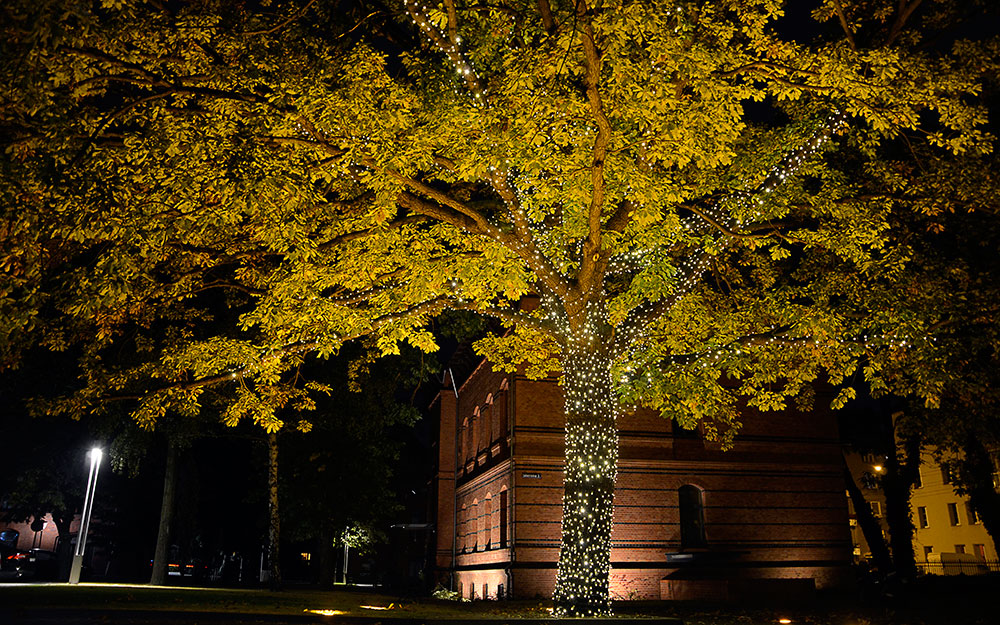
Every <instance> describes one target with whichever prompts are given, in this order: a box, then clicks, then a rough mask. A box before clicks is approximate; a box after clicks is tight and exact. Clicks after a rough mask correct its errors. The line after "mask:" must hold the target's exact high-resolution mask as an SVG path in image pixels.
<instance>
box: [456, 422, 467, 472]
mask: <svg viewBox="0 0 1000 625" xmlns="http://www.w3.org/2000/svg"><path fill="white" fill-rule="evenodd" d="M468 432H469V420H468V419H467V418H466V419H463V420H462V428H461V429H460V430H459V431H458V464H459V465H462V466H465V459H466V457H467V456H468V454H469V444H468V441H467V440H466V439H467V437H468Z"/></svg>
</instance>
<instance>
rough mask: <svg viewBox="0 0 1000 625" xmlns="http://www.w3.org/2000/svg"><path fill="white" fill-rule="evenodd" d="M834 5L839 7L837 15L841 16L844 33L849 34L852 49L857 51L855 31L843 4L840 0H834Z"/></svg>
mask: <svg viewBox="0 0 1000 625" xmlns="http://www.w3.org/2000/svg"><path fill="white" fill-rule="evenodd" d="M833 6H835V7H836V8H837V17H838V18H840V27H841V28H843V29H844V34H845V35H847V43H849V44H850V45H851V50H854V51H855V52H857V51H858V46H857V44H856V43H854V32H853V31H852V30H851V26H850V25H849V24H848V23H847V16H846V15H844V7H843V5H841V4H840V0H833Z"/></svg>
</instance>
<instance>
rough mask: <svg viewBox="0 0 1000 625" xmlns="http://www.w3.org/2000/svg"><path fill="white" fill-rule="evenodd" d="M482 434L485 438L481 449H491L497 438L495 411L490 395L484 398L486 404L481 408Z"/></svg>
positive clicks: (491, 395)
mask: <svg viewBox="0 0 1000 625" xmlns="http://www.w3.org/2000/svg"><path fill="white" fill-rule="evenodd" d="M483 433H484V434H485V436H486V440H485V442H484V444H483V447H485V448H486V449H490V448H492V447H493V442H494V441H495V440H497V438H499V437H498V436H497V409H496V406H494V405H493V394H492V393H490V394H489V395H487V396H486V404H485V405H484V406H483Z"/></svg>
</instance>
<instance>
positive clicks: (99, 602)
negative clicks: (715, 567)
mask: <svg viewBox="0 0 1000 625" xmlns="http://www.w3.org/2000/svg"><path fill="white" fill-rule="evenodd" d="M997 590H1000V577H988V578H983V579H971V578H970V579H965V580H954V579H951V580H949V579H939V580H933V579H931V580H924V581H921V582H918V583H917V584H915V585H913V586H911V587H910V588H907V589H903V590H901V591H897V592H895V593H894V594H893V596H891V597H884V596H879V597H876V598H871V599H869V600H868V601H864V602H862V601H860V600H859V599H858V598H857V597H856V595H854V594H842V595H838V596H820V597H818V598H817V599H816V600H815V601H812V602H809V603H807V604H800V605H776V604H770V605H756V606H754V605H746V604H724V603H719V604H693V603H672V604H671V603H667V602H639V603H627V604H621V605H619V606H617V608H616V612H617V614H618V616H617V617H616V619H615V620H616V621H618V622H620V623H622V624H623V625H624V624H626V623H629V622H640V621H646V622H661V623H663V622H667V623H677V622H678V620H680V621H682V622H683V623H684V624H685V625H776V624H778V623H783V622H786V621H783V620H782V619H787V622H790V623H793V624H795V625H953V624H958V625H980V624H981V625H987V624H992V623H995V622H996V612H995V608H994V606H995V605H996V604H995V597H996V596H997V593H996V591H997ZM548 608H549V604H548V602H545V601H507V602H477V603H457V602H451V601H438V600H433V599H421V600H400V599H399V598H397V597H393V596H391V595H385V594H378V593H374V592H366V591H364V590H357V589H356V590H335V591H318V590H299V589H290V590H285V591H281V592H268V591H263V590H242V589H241V590H235V589H219V588H211V589H203V588H178V587H149V586H129V585H114V584H80V585H78V586H69V585H66V584H0V623H19V624H22V623H23V624H25V625H28V624H39V625H41V624H60V623H150V624H153V623H156V624H161V623H201V622H212V623H263V622H266V623H270V624H272V625H274V624H278V623H293V622H320V623H331V624H336V623H371V624H373V625H374V624H375V623H378V622H383V621H384V622H387V623H393V622H394V623H396V624H397V625H402V624H403V623H427V624H428V625H432V624H434V623H449V624H459V623H468V622H473V621H487V622H491V623H494V624H496V625H499V624H500V623H505V622H518V623H521V624H533V623H541V622H545V621H549V620H552V619H551V616H550V615H549V612H548ZM324 611H327V612H324ZM324 614H325V615H324ZM675 619H678V620H675Z"/></svg>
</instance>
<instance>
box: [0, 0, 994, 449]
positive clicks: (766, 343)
mask: <svg viewBox="0 0 1000 625" xmlns="http://www.w3.org/2000/svg"><path fill="white" fill-rule="evenodd" d="M57 5H58V6H57ZM550 5H551V6H550ZM351 6H352V8H344V7H340V6H339V5H338V7H337V8H336V9H331V8H329V7H327V6H325V5H323V3H309V2H304V3H303V2H295V1H288V2H275V3H274V5H273V6H269V5H266V4H265V5H255V4H250V5H245V4H240V3H236V4H234V3H229V2H223V1H221V0H218V1H215V2H211V1H210V2H176V3H169V4H167V5H162V6H161V5H158V4H146V3H138V2H125V1H123V2H106V3H102V4H100V5H96V4H94V3H92V2H83V1H79V2H75V1H71V2H62V3H55V4H52V3H44V2H43V3H39V2H28V1H27V0H14V1H12V2H9V3H6V4H5V6H4V7H3V9H2V13H0V16H2V23H3V24H4V27H3V28H4V30H3V35H4V36H3V40H2V41H0V102H2V108H0V110H2V121H0V124H2V128H3V130H4V131H5V132H4V133H3V134H4V136H6V137H9V138H7V139H5V140H4V144H3V147H4V154H5V157H4V159H3V160H2V161H0V177H2V179H3V180H4V185H3V187H2V188H0V206H2V210H3V219H2V222H0V236H2V237H3V240H4V246H3V249H2V252H0V267H3V268H4V273H3V274H2V276H0V337H2V340H0V350H2V351H0V358H2V363H4V364H5V365H6V366H12V365H14V364H16V363H17V361H18V359H19V357H20V355H21V350H23V349H24V347H25V346H26V345H30V344H32V343H33V342H37V343H40V344H42V345H44V346H46V347H48V348H50V349H54V350H61V349H66V348H67V347H69V346H72V345H77V344H82V345H84V346H85V348H84V353H85V358H84V360H83V370H84V372H85V373H84V376H83V379H82V380H81V388H80V390H79V391H77V392H76V393H74V394H73V395H71V396H68V397H67V398H65V400H64V401H63V402H62V403H61V404H58V405H54V406H48V407H47V408H48V409H50V410H58V409H61V410H65V411H68V412H70V413H72V414H74V415H76V416H82V415H85V414H88V413H90V412H92V411H95V410H99V409H100V406H102V405H103V404H102V402H103V401H104V400H106V399H107V398H108V395H112V396H119V397H125V398H131V399H132V400H134V401H135V402H136V403H135V404H134V406H135V410H134V416H135V418H136V419H137V420H138V421H139V422H140V423H142V424H146V425H149V424H152V423H155V422H156V421H157V420H159V419H162V418H163V416H164V415H165V414H167V413H169V412H171V411H174V412H177V413H179V414H185V415H192V414H195V413H197V412H198V411H199V410H200V409H201V406H202V402H203V399H204V398H203V395H204V394H205V393H208V392H219V394H220V395H224V396H225V397H226V398H227V401H228V405H227V407H226V408H225V412H224V414H225V415H226V419H227V421H228V422H230V423H235V422H237V421H240V420H244V419H248V420H253V421H255V422H257V423H259V424H260V425H261V426H263V427H264V428H265V429H268V430H269V431H271V430H274V429H276V428H279V427H281V425H282V423H283V420H282V418H281V416H280V414H281V411H282V410H291V409H294V410H308V409H309V408H311V405H312V402H314V401H315V400H316V398H317V397H318V396H319V395H321V394H322V392H323V390H322V389H318V388H312V389H310V388H308V387H307V386H305V379H303V378H302V377H301V376H300V375H299V373H298V372H299V371H300V369H301V367H302V366H303V365H304V364H307V363H308V362H311V360H310V358H311V355H318V356H320V357H323V358H326V357H329V356H330V355H333V354H335V353H337V352H338V350H339V349H340V348H341V346H342V345H344V344H345V343H346V342H348V341H351V340H353V339H357V338H360V337H367V338H366V339H365V340H366V341H368V343H367V344H368V345H371V346H373V347H374V348H375V349H377V350H378V351H379V352H381V353H383V354H400V353H406V352H407V351H408V349H409V348H408V347H406V346H407V345H409V346H410V347H412V348H415V349H416V350H421V351H425V352H430V351H433V350H435V349H436V347H437V341H436V339H435V337H434V335H433V334H432V333H431V332H430V329H429V328H430V327H431V323H432V320H433V319H434V318H435V317H436V316H438V315H440V314H443V313H445V312H446V311H464V312H470V313H476V314H480V315H486V316H493V317H496V318H498V319H499V320H500V321H501V322H502V323H504V324H505V325H506V326H507V327H512V328H513V330H512V332H511V333H509V334H507V335H505V336H490V337H488V338H486V339H483V340H481V341H479V342H478V343H477V348H478V349H479V350H480V351H481V352H482V353H484V354H487V355H489V356H490V357H491V358H494V359H496V360H497V361H498V364H499V366H501V367H504V368H506V369H508V370H513V369H515V368H518V367H520V368H523V369H524V370H526V371H527V372H528V373H529V374H530V375H531V376H533V377H541V376H544V375H546V374H548V373H549V372H551V371H563V372H565V371H564V370H565V365H566V362H564V350H565V348H566V346H567V345H568V344H569V343H571V342H573V341H577V340H587V341H592V342H593V343H592V344H593V345H594V346H595V347H594V349H595V350H596V351H599V352H602V354H601V358H598V359H597V360H599V361H600V362H605V363H607V362H610V363H613V364H612V365H611V368H612V371H610V372H608V371H602V372H599V373H600V374H601V375H604V376H606V375H612V376H613V378H612V379H613V380H614V383H615V387H616V388H615V393H616V395H617V398H618V399H619V400H620V401H621V402H627V403H635V404H643V405H647V406H651V407H654V408H657V409H659V410H660V411H661V412H662V413H663V414H664V415H665V416H668V417H672V418H676V419H677V420H678V421H679V422H680V423H681V424H683V425H693V424H695V423H697V422H699V421H701V422H704V423H705V424H706V427H707V429H708V431H709V432H710V434H713V435H715V436H718V437H719V438H721V439H722V441H723V442H724V443H728V442H731V440H732V438H733V436H735V434H736V432H737V430H738V413H739V408H738V407H739V406H740V404H741V402H745V403H746V404H748V405H751V406H754V407H757V408H759V409H762V410H776V409H782V408H784V407H786V406H788V405H789V402H790V401H792V400H793V398H798V399H795V400H794V401H796V403H797V404H801V405H808V403H809V402H810V401H811V398H812V395H811V386H812V384H813V383H814V382H815V381H817V380H819V379H821V378H823V377H825V378H826V379H828V380H829V381H830V382H831V383H833V384H834V385H844V384H848V383H849V381H850V379H851V376H853V375H854V374H855V372H856V371H859V370H860V371H862V372H863V374H864V376H865V378H866V380H867V381H868V383H869V384H870V386H871V387H872V388H873V389H875V390H876V391H878V392H882V391H887V390H890V389H891V390H894V391H896V392H902V393H907V394H913V395H916V396H919V397H920V398H921V400H922V401H923V402H925V403H926V404H927V405H928V406H935V405H938V404H939V403H940V402H941V398H942V397H944V396H946V395H947V393H948V392H950V391H949V388H951V387H953V386H954V385H955V384H956V383H957V382H956V380H957V377H956V376H954V375H952V374H951V373H950V372H949V370H948V366H947V363H949V362H953V361H954V359H955V358H956V357H958V356H957V355H958V354H959V353H961V349H960V347H959V346H958V345H957V344H956V342H955V341H954V340H953V338H954V337H950V336H949V335H948V334H947V329H948V328H950V327H953V325H954V323H955V322H954V321H953V320H954V319H957V318H961V317H964V318H969V317H972V318H980V319H982V324H979V325H988V324H989V323H991V322H993V320H994V319H995V314H996V311H995V308H993V307H992V306H989V305H984V306H985V307H982V308H977V306H979V304H975V305H969V302H970V301H971V299H974V300H977V301H981V302H985V301H987V299H988V298H983V299H982V300H979V294H980V293H982V292H985V291H983V290H981V289H987V290H988V289H991V288H992V287H991V286H986V285H981V284H980V285H977V284H976V283H975V282H976V274H974V273H972V272H969V271H968V270H967V268H965V267H963V262H962V259H961V257H960V256H953V257H950V258H939V257H937V256H935V253H934V248H935V244H934V243H933V242H932V240H933V237H934V236H935V233H940V232H942V231H946V230H947V228H948V227H949V223H948V221H949V220H948V219H946V217H947V215H949V214H953V213H954V214H958V213H965V212H967V211H971V210H989V211H991V212H990V214H991V215H995V212H994V211H995V206H996V203H995V199H996V193H997V191H996V190H997V185H996V172H995V170H994V165H993V162H992V161H991V160H989V158H988V155H990V154H991V152H992V150H993V141H994V137H993V136H992V135H990V134H989V131H988V128H987V118H986V113H987V110H988V98H989V97H990V92H989V91H988V88H989V83H988V82H987V81H986V79H985V77H989V76H995V75H996V73H997V70H998V61H997V59H998V58H1000V54H998V51H1000V44H998V39H997V38H996V37H994V36H993V33H986V34H984V35H983V36H980V37H979V38H978V39H967V40H966V39H956V38H955V35H954V33H955V32H965V31H963V30H962V28H963V27H964V26H965V25H966V22H968V21H970V20H971V21H978V22H980V23H987V22H988V20H990V19H994V20H995V18H996V14H995V7H991V5H989V4H986V3H979V2H972V3H965V2H957V1H951V0H941V1H940V2H935V3H921V2H919V1H916V0H915V1H911V2H901V3H898V4H892V5H890V4H887V3H881V2H871V1H869V0H838V1H836V2H832V1H826V0H824V1H822V2H818V3H817V4H816V6H813V7H812V8H813V10H812V13H811V15H812V20H805V19H799V18H792V17H790V16H787V15H786V14H785V12H786V7H785V5H783V4H782V3H780V2H777V1H776V0H723V1H719V2H679V3H671V4H670V5H666V4H664V3H655V2H654V3H649V2H612V1H610V0H595V1H593V2H589V3H573V4H570V3H561V2H557V3H551V2H534V1H532V2H528V1H527V0H525V1H520V0H518V1H515V2H509V3H507V4H505V5H504V7H503V8H502V10H501V8H497V7H493V8H484V7H468V6H464V5H455V6H452V8H455V9H457V11H456V12H455V15H456V17H455V18H454V20H453V19H452V18H450V17H448V16H449V15H450V12H449V11H448V10H447V9H448V7H449V6H451V3H450V2H446V3H445V4H444V5H438V4H434V5H433V6H431V7H429V8H428V9H427V11H428V12H427V13H426V14H424V13H421V10H422V9H418V8H415V7H414V6H413V5H411V4H409V3H403V4H399V3H391V4H390V5H372V6H368V5H367V4H366V3H357V4H354V5H351ZM548 9H551V14H550V15H546V14H547V12H548ZM990 11H993V13H990ZM994 23H995V22H994ZM955 27H957V30H956V29H955ZM980 30H981V29H980ZM968 32H975V31H971V30H970V31H968ZM990 37H993V38H990ZM827 139H829V140H827ZM929 241H931V242H929ZM956 287H958V288H959V290H957V291H956V290H955V289H956ZM949 293H962V294H968V295H969V297H967V298H966V299H965V300H963V299H962V297H961V296H960V297H949ZM529 295H531V296H538V299H539V300H540V303H539V305H538V306H537V308H531V307H523V308H522V307H521V306H520V305H519V303H520V302H521V300H522V299H523V298H525V296H529ZM970 298H971V299H970ZM529 299H534V298H529ZM993 301H995V300H993ZM977 310H978V312H977ZM994 325H995V323H994ZM977 327H978V326H977ZM984 349H985V346H984ZM994 351H995V350H994ZM604 356H607V358H604ZM365 366H366V364H365V362H364V361H359V363H358V365H357V373H358V375H361V376H363V374H364V369H365ZM206 389H213V390H212V391H209V390H206ZM851 393H852V391H851V390H849V389H847V388H845V389H844V390H842V391H841V392H840V394H839V395H838V396H837V398H836V399H835V400H834V403H835V405H838V406H839V405H842V404H843V403H844V402H846V401H848V400H849V398H850V396H851ZM303 427H306V428H308V426H303Z"/></svg>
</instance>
